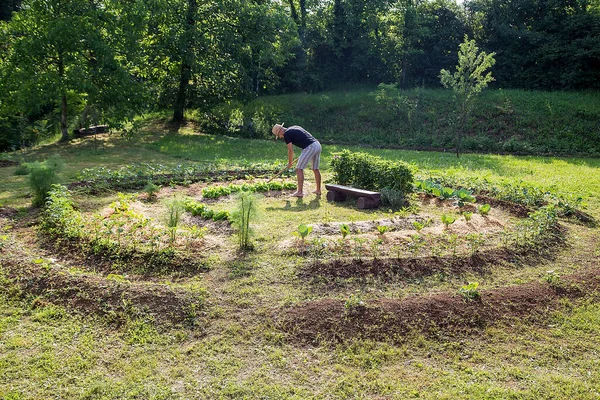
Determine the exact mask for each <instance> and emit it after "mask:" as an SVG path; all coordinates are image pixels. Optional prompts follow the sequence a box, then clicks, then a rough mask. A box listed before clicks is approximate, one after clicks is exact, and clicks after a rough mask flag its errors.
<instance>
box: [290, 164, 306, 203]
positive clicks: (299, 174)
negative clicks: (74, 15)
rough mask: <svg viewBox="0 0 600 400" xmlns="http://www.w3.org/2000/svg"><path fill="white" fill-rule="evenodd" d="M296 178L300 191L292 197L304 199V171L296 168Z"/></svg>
mask: <svg viewBox="0 0 600 400" xmlns="http://www.w3.org/2000/svg"><path fill="white" fill-rule="evenodd" d="M296 178H298V190H296V193H294V194H293V195H292V196H295V197H302V196H304V192H303V189H304V170H302V169H300V168H296Z"/></svg>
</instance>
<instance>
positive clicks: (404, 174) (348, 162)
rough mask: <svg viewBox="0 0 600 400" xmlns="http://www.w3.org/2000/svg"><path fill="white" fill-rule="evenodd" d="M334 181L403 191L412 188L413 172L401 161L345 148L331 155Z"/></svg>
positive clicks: (366, 187)
mask: <svg viewBox="0 0 600 400" xmlns="http://www.w3.org/2000/svg"><path fill="white" fill-rule="evenodd" d="M331 166H332V169H333V174H334V178H333V179H334V181H335V182H337V183H339V184H341V185H350V186H354V187H357V188H360V189H366V190H382V189H384V188H386V189H393V190H397V191H399V192H401V193H403V194H406V193H411V192H412V190H413V174H412V171H411V169H410V168H409V166H408V165H407V164H405V163H403V162H399V161H389V160H384V159H382V158H380V157H377V156H373V155H370V154H367V153H355V152H351V151H349V150H344V151H342V152H340V153H335V154H333V155H332V159H331Z"/></svg>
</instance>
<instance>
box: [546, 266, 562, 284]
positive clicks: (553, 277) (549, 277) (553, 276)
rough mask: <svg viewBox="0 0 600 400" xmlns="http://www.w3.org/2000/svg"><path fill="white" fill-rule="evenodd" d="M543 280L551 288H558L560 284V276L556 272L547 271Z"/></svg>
mask: <svg viewBox="0 0 600 400" xmlns="http://www.w3.org/2000/svg"><path fill="white" fill-rule="evenodd" d="M543 279H544V281H546V282H547V283H549V284H550V285H551V286H557V285H559V284H560V275H559V274H557V273H556V271H554V270H550V271H546V273H545V274H544V277H543Z"/></svg>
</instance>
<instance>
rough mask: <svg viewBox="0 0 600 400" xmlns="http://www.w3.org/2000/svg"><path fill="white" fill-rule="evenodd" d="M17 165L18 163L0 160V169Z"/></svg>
mask: <svg viewBox="0 0 600 400" xmlns="http://www.w3.org/2000/svg"><path fill="white" fill-rule="evenodd" d="M17 165H19V163H18V162H16V161H11V160H0V168H7V167H15V166H17Z"/></svg>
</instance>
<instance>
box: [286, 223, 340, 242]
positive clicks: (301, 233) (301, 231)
mask: <svg viewBox="0 0 600 400" xmlns="http://www.w3.org/2000/svg"><path fill="white" fill-rule="evenodd" d="M312 231H313V227H312V226H310V225H304V224H300V225H298V229H297V230H295V231H294V232H292V234H293V235H294V236H297V237H299V238H300V239H302V242H304V241H305V240H306V237H307V236H308V235H309V234H310V233H311V232H312ZM342 236H344V237H346V236H345V235H344V231H343V230H342Z"/></svg>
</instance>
